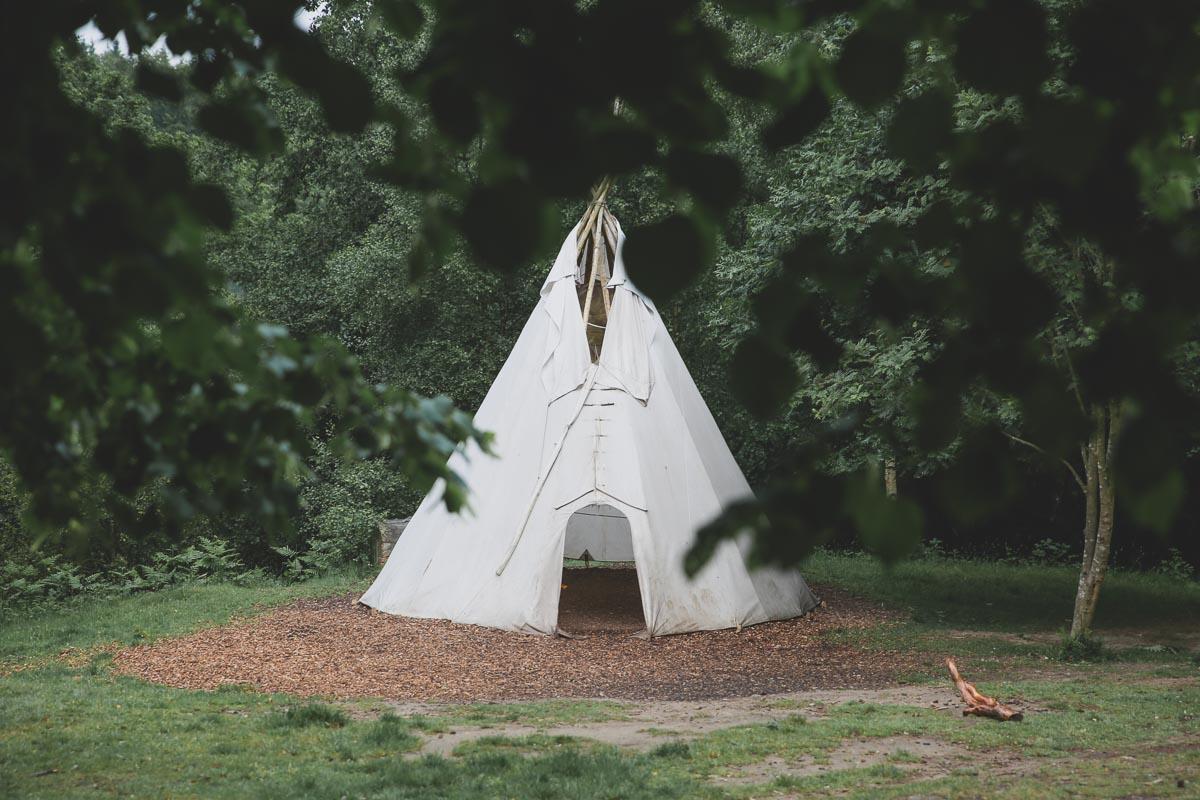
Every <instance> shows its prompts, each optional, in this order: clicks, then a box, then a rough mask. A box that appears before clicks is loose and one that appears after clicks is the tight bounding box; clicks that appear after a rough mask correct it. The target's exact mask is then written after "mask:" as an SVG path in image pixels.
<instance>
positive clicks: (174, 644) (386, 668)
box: [115, 569, 926, 702]
mask: <svg viewBox="0 0 1200 800" xmlns="http://www.w3.org/2000/svg"><path fill="white" fill-rule="evenodd" d="M563 580H564V583H566V584H567V589H565V590H564V591H563V598H562V608H561V610H560V617H559V624H560V626H561V627H562V628H563V629H565V630H567V631H570V632H572V633H575V634H585V635H586V638H578V639H565V638H557V637H547V636H529V635H525V634H519V633H508V632H505V631H497V630H492V629H489V628H479V627H475V626H473V625H459V624H455V623H453V622H446V621H443V620H423V619H409V618H406V617H395V616H391V615H388V614H382V613H379V612H378V611H374V610H373V609H368V608H366V607H364V606H360V605H357V604H356V603H355V601H356V600H357V597H356V596H341V597H332V598H323V599H319V600H305V601H300V602H296V603H293V604H292V605H289V606H284V607H281V608H278V609H276V610H274V611H271V612H269V613H267V614H265V615H263V616H260V617H254V618H251V619H246V620H242V621H238V622H235V623H233V624H231V625H227V626H224V627H219V628H210V629H207V630H201V631H198V632H196V633H193V634H191V635H188V636H184V637H181V638H177V639H169V640H165V641H162V642H159V643H156V644H152V645H144V646H138V647H132V648H128V649H126V650H122V651H120V652H119V653H117V654H116V657H115V666H116V668H117V670H118V671H120V672H122V673H125V674H127V675H133V676H136V677H139V678H144V679H146V680H149V681H155V682H157V683H164V684H168V685H170V686H178V687H183V688H191V689H215V688H218V687H220V686H222V685H227V684H235V685H236V684H242V685H249V686H252V687H253V688H255V689H258V690H262V691H272V692H287V693H290V694H296V695H302V696H312V695H320V696H327V697H336V698H355V697H380V698H387V699H391V700H405V701H454V702H463V701H489V700H490V701H495V700H532V699H538V698H548V697H609V698H617V699H629V700H684V699H710V698H719V697H738V696H746V695H751V694H770V693H776V692H794V691H802V690H805V689H866V688H874V687H879V686H884V685H889V684H892V683H895V682H896V680H897V677H898V675H899V674H900V673H902V672H904V671H910V670H911V669H913V668H914V667H920V666H926V665H925V664H924V663H923V662H922V661H920V660H918V659H917V658H916V657H915V656H913V655H911V654H905V653H898V652H889V651H880V650H864V649H861V648H858V647H854V646H852V645H849V644H845V643H840V642H835V641H831V637H830V636H829V635H828V634H830V633H835V632H839V631H852V630H862V629H866V628H870V627H874V626H876V625H879V624H884V623H888V622H891V621H894V620H895V619H896V617H895V615H894V614H891V613H889V612H887V611H885V610H884V609H882V608H881V607H879V606H877V605H874V604H871V603H869V602H867V601H865V600H862V599H859V598H855V597H851V596H849V595H846V594H844V593H842V592H839V591H837V590H835V589H824V588H821V589H815V591H817V594H818V595H819V596H820V597H822V599H823V600H824V601H825V605H824V606H823V607H821V608H818V609H816V610H815V611H814V612H813V613H811V614H809V615H808V616H806V617H803V618H801V619H794V620H787V621H784V622H770V623H765V624H763V625H755V626H752V627H749V628H745V629H743V630H741V631H733V630H725V631H706V632H703V633H689V634H682V635H676V636H664V637H659V638H656V639H650V640H647V639H639V638H636V637H634V636H632V635H631V634H632V633H634V632H636V631H638V630H641V629H643V628H644V625H643V622H642V613H641V604H640V599H639V597H638V590H637V579H636V575H635V573H634V571H633V570H612V569H591V570H569V571H567V572H565V573H564V578H563Z"/></svg>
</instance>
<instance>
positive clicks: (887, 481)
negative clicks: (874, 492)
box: [883, 458, 900, 499]
mask: <svg viewBox="0 0 1200 800" xmlns="http://www.w3.org/2000/svg"><path fill="white" fill-rule="evenodd" d="M883 491H884V492H886V493H887V496H888V497H890V498H892V499H895V498H896V497H897V496H898V495H899V494H900V486H899V481H898V479H897V477H896V459H894V458H885V459H884V460H883Z"/></svg>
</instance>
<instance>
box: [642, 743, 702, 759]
mask: <svg viewBox="0 0 1200 800" xmlns="http://www.w3.org/2000/svg"><path fill="white" fill-rule="evenodd" d="M650 755H651V756H652V757H654V758H691V757H692V748H691V745H689V744H688V743H687V742H678V741H676V742H663V743H662V744H660V745H659V746H658V747H656V748H654V749H653V750H651V751H650Z"/></svg>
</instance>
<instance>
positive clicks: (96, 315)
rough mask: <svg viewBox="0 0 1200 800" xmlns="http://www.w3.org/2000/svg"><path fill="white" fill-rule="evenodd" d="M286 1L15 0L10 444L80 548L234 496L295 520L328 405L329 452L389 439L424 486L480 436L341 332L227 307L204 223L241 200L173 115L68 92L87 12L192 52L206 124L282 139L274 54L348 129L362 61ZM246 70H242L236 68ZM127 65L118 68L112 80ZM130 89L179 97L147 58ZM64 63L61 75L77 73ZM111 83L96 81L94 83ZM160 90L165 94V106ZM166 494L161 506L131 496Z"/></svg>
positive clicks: (253, 144)
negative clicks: (264, 89)
mask: <svg viewBox="0 0 1200 800" xmlns="http://www.w3.org/2000/svg"><path fill="white" fill-rule="evenodd" d="M293 11H294V7H293V6H292V5H291V4H288V3H283V2H258V3H249V4H245V5H244V6H227V5H226V4H223V3H216V2H201V3H194V2H175V3H107V2H95V3H73V4H61V3H56V4H47V5H43V6H38V7H37V8H30V9H26V12H27V13H26V16H25V19H24V20H23V27H22V30H23V33H22V35H21V36H20V37H16V38H15V39H14V42H13V43H12V46H11V47H9V48H7V49H6V53H5V58H6V59H9V60H11V63H12V64H13V65H14V66H13V69H12V72H13V74H17V73H18V72H19V73H20V74H21V75H22V80H20V81H16V82H14V83H12V85H11V86H10V87H9V89H8V92H9V95H8V96H7V97H6V103H7V104H8V107H9V108H12V109H19V112H17V113H15V114H14V115H13V117H12V119H11V120H9V124H7V125H5V126H4V131H3V134H0V135H2V136H3V137H4V138H3V148H2V152H3V160H2V162H0V174H2V175H3V181H4V186H5V193H4V194H5V197H6V201H5V203H4V206H3V210H2V212H0V282H2V283H3V285H4V287H5V291H4V292H3V293H0V335H3V336H4V338H5V341H8V342H20V343H21V346H20V347H9V348H5V350H4V354H3V356H2V357H0V371H2V372H3V374H4V376H5V379H4V381H3V382H2V386H0V415H2V416H3V420H4V421H3V423H2V424H0V449H2V450H3V451H4V454H5V456H6V458H7V459H9V460H10V461H11V463H12V464H13V465H14V467H15V469H16V471H17V472H18V474H19V475H20V477H21V479H22V482H23V483H24V484H25V486H27V487H28V488H29V489H30V491H31V492H32V498H31V501H30V505H29V515H28V516H29V518H30V520H29V521H30V522H31V523H37V524H40V526H41V529H42V531H43V534H48V533H50V532H56V531H65V532H66V533H67V535H68V537H69V538H70V539H71V540H72V541H74V542H75V543H76V544H78V545H80V546H82V545H84V544H86V543H88V542H89V541H92V540H94V539H95V538H96V535H97V534H98V533H100V532H101V526H100V525H99V524H98V521H99V519H100V518H101V517H104V518H107V519H109V520H111V521H112V522H113V524H112V525H111V526H106V528H107V531H108V532H109V533H110V534H111V533H112V532H114V531H121V532H124V533H128V534H130V535H139V534H143V535H144V534H145V533H146V532H149V531H155V530H161V529H162V528H164V527H168V528H170V527H173V526H178V525H179V524H181V522H182V521H184V520H187V519H189V518H190V517H192V516H194V515H195V514H197V513H205V514H214V513H218V512H222V511H240V512H248V513H252V514H254V515H256V516H257V517H258V518H259V519H261V520H262V522H263V523H264V524H265V525H266V526H267V527H268V529H269V530H278V529H281V528H283V527H286V526H287V525H288V524H289V522H290V519H291V516H292V514H293V513H294V511H295V507H296V495H297V483H298V479H299V478H300V477H302V476H303V474H304V473H305V471H306V467H305V465H304V457H305V455H306V454H307V453H308V451H309V442H310V438H309V433H310V431H311V430H312V429H313V428H314V426H316V425H317V424H318V423H320V422H325V421H332V425H333V427H334V429H335V431H336V435H335V436H334V437H333V442H332V446H333V448H334V450H335V451H336V452H337V453H338V454H340V455H342V456H344V457H351V458H365V457H371V456H383V457H385V458H387V459H389V460H390V461H391V462H392V463H393V464H395V466H396V467H397V468H398V469H400V470H401V471H403V472H405V473H407V474H409V475H411V476H412V477H413V479H414V480H415V481H416V482H417V483H418V485H423V486H429V485H430V484H432V483H433V481H434V480H436V479H443V480H444V481H446V486H447V491H446V495H445V497H446V502H447V503H448V504H450V505H451V506H457V505H459V504H461V502H462V500H463V497H464V493H463V489H462V486H461V485H460V484H459V483H458V481H457V479H456V477H455V476H454V475H453V474H452V473H451V472H450V471H449V470H448V469H447V467H446V461H445V460H446V457H447V456H448V455H449V454H450V453H451V452H452V451H453V449H454V448H455V447H456V446H457V445H458V444H459V443H461V442H464V441H467V440H470V439H476V440H480V441H483V439H482V436H481V434H480V433H479V432H478V431H476V430H475V429H474V428H473V426H472V425H471V423H470V420H469V418H468V417H466V416H465V415H463V414H461V413H459V412H456V411H454V409H453V407H452V406H451V404H450V403H449V402H448V401H447V400H445V399H444V398H441V399H433V400H426V399H422V398H420V397H418V396H415V395H413V394H411V393H409V392H406V391H403V390H401V389H398V388H388V387H383V386H379V385H376V384H375V383H372V382H370V381H368V380H367V379H366V378H365V376H364V375H363V374H362V371H361V369H360V367H359V365H358V363H357V362H356V361H355V360H354V359H353V358H351V357H350V356H349V354H348V353H347V352H346V351H345V349H344V348H343V347H341V346H340V345H339V344H338V343H337V342H334V341H331V340H328V339H321V338H298V337H294V336H292V335H290V334H289V332H288V331H286V330H285V329H283V328H281V327H279V326H277V325H271V324H265V323H259V322H257V321H254V320H249V319H246V318H245V317H244V316H243V315H242V314H241V313H240V312H239V311H238V309H236V308H234V307H232V306H230V304H229V303H228V302H227V301H226V299H225V296H224V293H223V291H222V284H221V281H220V276H219V274H217V273H216V272H214V270H213V269H212V268H211V265H210V264H209V263H208V262H207V261H206V259H205V244H206V232H207V231H209V230H211V229H212V228H214V227H215V228H228V227H229V226H230V225H231V223H232V219H233V210H232V209H231V208H230V206H229V204H228V202H227V199H226V197H225V195H224V193H223V192H222V191H221V190H220V189H218V188H217V187H215V186H213V185H211V184H205V183H203V182H197V181H194V180H193V179H192V177H191V175H190V174H189V168H188V164H187V162H186V160H185V158H184V156H183V155H182V154H181V153H180V151H179V149H178V147H177V142H175V141H173V140H172V137H171V136H170V135H166V136H160V137H159V138H158V139H157V140H156V141H152V142H147V141H146V140H145V139H144V138H143V137H142V136H140V135H139V134H138V133H136V132H135V131H134V130H132V129H131V128H129V127H124V126H123V125H122V123H125V124H129V123H130V122H132V121H133V119H134V117H136V116H137V114H139V113H144V111H145V109H144V108H143V109H140V110H138V109H128V108H118V109H115V110H116V111H117V112H118V113H116V114H113V115H111V116H110V115H108V114H104V113H102V111H103V110H102V109H101V110H96V111H93V110H88V109H85V108H83V107H81V106H80V105H79V104H77V102H75V99H74V98H72V97H70V96H68V94H67V90H66V89H65V88H64V82H63V74H64V71H66V72H68V73H69V72H70V70H71V69H72V65H71V64H70V62H69V60H64V58H63V54H64V53H65V54H68V55H69V54H70V53H71V52H72V51H74V50H75V49H76V48H77V47H78V45H77V43H76V41H75V30H76V29H77V28H78V27H80V26H81V25H83V24H84V23H85V22H87V21H88V20H89V19H92V20H94V21H95V22H96V24H97V25H98V26H99V27H100V29H101V30H102V31H103V32H104V33H106V34H107V35H109V36H113V35H115V34H116V33H117V32H118V31H123V32H124V34H125V36H126V38H127V40H128V42H129V46H130V49H131V50H132V51H133V52H134V53H138V52H140V51H142V50H143V49H145V48H146V47H147V46H148V45H149V44H150V43H152V42H153V41H154V40H155V39H157V38H158V37H159V36H160V35H165V36H166V37H167V39H166V41H167V43H168V45H169V46H170V47H171V49H172V50H173V51H174V52H176V53H191V54H193V57H192V61H191V62H190V65H189V67H188V69H187V70H186V73H187V78H188V81H189V83H190V86H191V94H190V95H188V97H189V98H192V99H193V100H194V99H195V98H196V96H197V95H199V97H200V98H202V99H199V100H198V102H199V105H200V107H199V110H198V112H197V118H198V120H199V122H200V124H201V126H202V127H204V128H205V129H206V130H209V131H211V132H213V133H214V134H215V135H218V136H220V137H223V138H225V139H227V140H230V141H232V142H234V143H236V144H238V145H240V146H242V147H245V148H247V149H250V150H253V151H257V152H263V151H267V150H269V149H271V148H272V147H273V146H274V145H275V144H276V143H277V129H276V128H275V127H274V126H273V124H272V121H271V119H270V117H269V115H268V114H267V113H266V111H265V109H264V107H263V104H262V102H261V99H262V93H261V90H260V89H259V88H257V87H256V86H255V85H254V84H253V82H252V80H251V78H253V77H254V76H255V75H259V74H262V73H263V72H265V71H267V70H272V71H277V72H278V73H279V74H280V75H282V76H284V77H285V78H287V79H289V80H291V81H294V82H295V83H296V84H297V85H299V86H300V87H302V88H303V89H304V90H306V91H308V92H311V93H313V94H315V95H316V96H317V97H318V98H319V99H320V101H321V103H322V106H323V110H324V113H325V115H326V118H327V119H328V120H329V122H330V124H331V125H333V126H334V127H335V128H337V129H340V130H360V129H361V128H362V126H363V125H364V124H365V123H366V121H367V120H368V119H369V118H370V117H371V115H372V113H373V108H374V102H373V99H372V97H371V95H370V91H369V87H368V86H367V84H366V81H365V80H364V79H363V78H362V77H361V76H360V75H359V74H358V73H357V72H356V71H354V70H353V69H351V68H349V67H347V66H346V65H345V64H344V63H343V62H340V61H337V60H335V59H333V58H331V57H330V56H329V55H328V53H327V52H326V51H325V49H324V48H322V47H321V46H320V45H319V43H318V42H317V41H316V39H315V38H314V37H312V36H310V35H307V34H305V33H303V32H301V31H299V30H298V29H297V28H296V27H295V26H294V25H293V24H292V12H293ZM247 76H248V77H247ZM110 79H115V80H120V79H119V77H117V76H116V75H115V73H110V74H109V75H108V76H107V77H106V78H105V80H110ZM136 80H137V83H138V85H139V86H140V87H142V88H143V89H145V90H147V91H150V92H152V93H154V94H156V95H158V96H162V97H166V98H168V99H171V100H182V99H184V92H183V91H182V88H181V86H180V85H179V83H178V80H177V76H176V75H174V74H172V73H170V72H168V71H166V70H164V69H163V65H162V64H161V63H156V62H155V61H154V60H153V59H144V60H143V61H142V62H141V63H140V64H139V65H138V68H137V71H136ZM68 83H70V81H68ZM97 88H99V89H101V95H103V89H104V86H99V87H97ZM161 109H162V107H161V106H160V107H158V108H157V109H156V110H161ZM147 492H150V493H154V494H156V495H157V496H158V497H159V502H157V503H155V504H153V506H152V510H153V513H144V511H145V508H144V507H143V506H140V505H139V503H138V498H139V497H140V496H142V495H143V494H145V493H147Z"/></svg>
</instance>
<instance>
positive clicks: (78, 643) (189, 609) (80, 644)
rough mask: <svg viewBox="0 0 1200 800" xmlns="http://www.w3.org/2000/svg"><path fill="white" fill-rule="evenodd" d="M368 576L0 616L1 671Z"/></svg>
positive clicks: (344, 588)
mask: <svg viewBox="0 0 1200 800" xmlns="http://www.w3.org/2000/svg"><path fill="white" fill-rule="evenodd" d="M368 583H369V581H368V580H367V579H366V578H363V577H361V576H359V575H358V574H357V573H355V572H353V571H350V570H347V571H343V572H338V573H334V574H331V575H327V576H325V577H322V578H314V579H313V580H310V581H305V582H304V583H297V584H291V585H287V584H281V583H277V582H274V581H268V582H264V583H260V584H257V585H250V586H237V585H234V584H232V583H212V584H190V585H186V586H178V587H173V588H170V589H165V590H163V591H161V592H148V593H145V594H136V595H132V596H129V597H117V598H112V599H105V600H92V601H85V602H83V603H77V604H72V605H70V606H66V607H63V608H59V609H52V610H49V611H47V610H39V611H37V612H33V613H30V614H26V615H24V616H21V617H14V618H8V619H5V620H3V621H0V672H2V671H3V667H4V665H5V664H8V663H14V662H17V661H21V660H25V659H29V658H31V657H34V656H40V655H51V654H55V653H59V652H61V651H62V650H65V649H67V648H72V649H76V650H88V649H91V648H94V647H98V646H103V645H106V644H110V643H112V642H117V643H119V644H137V643H140V642H145V641H152V640H154V639H158V638H161V637H163V636H178V635H180V634H183V633H187V632H189V631H193V630H196V629H198V628H203V627H209V626H212V625H220V624H223V623H225V622H228V621H229V620H230V619H231V618H233V617H234V616H239V615H246V614H252V613H257V612H259V611H262V610H265V609H266V608H269V607H271V606H277V605H280V604H282V603H287V602H289V601H291V600H295V599H297V598H301V597H321V596H324V595H333V594H341V593H343V592H350V591H356V590H359V591H361V590H365V589H366V587H367V584H368Z"/></svg>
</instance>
